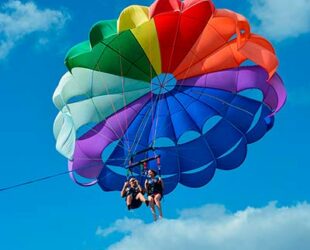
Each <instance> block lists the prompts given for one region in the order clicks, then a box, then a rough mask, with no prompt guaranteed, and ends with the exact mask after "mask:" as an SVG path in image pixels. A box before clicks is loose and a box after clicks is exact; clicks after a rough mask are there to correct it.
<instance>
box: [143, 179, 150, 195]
mask: <svg viewBox="0 0 310 250" xmlns="http://www.w3.org/2000/svg"><path fill="white" fill-rule="evenodd" d="M148 187H149V185H148V183H147V180H145V182H144V188H145V191H146V192H147V193H148Z"/></svg>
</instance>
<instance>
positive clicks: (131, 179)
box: [129, 177, 137, 186]
mask: <svg viewBox="0 0 310 250" xmlns="http://www.w3.org/2000/svg"><path fill="white" fill-rule="evenodd" d="M129 184H130V186H134V185H136V184H137V180H136V179H135V178H133V177H132V178H130V179H129Z"/></svg>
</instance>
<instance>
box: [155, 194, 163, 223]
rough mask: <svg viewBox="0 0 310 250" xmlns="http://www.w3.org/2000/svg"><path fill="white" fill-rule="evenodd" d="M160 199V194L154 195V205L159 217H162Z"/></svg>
mask: <svg viewBox="0 0 310 250" xmlns="http://www.w3.org/2000/svg"><path fill="white" fill-rule="evenodd" d="M160 200H161V194H156V195H155V197H154V201H155V204H156V206H157V207H158V211H159V218H163V211H162V208H161V203H160Z"/></svg>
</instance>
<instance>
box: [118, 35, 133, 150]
mask: <svg viewBox="0 0 310 250" xmlns="http://www.w3.org/2000/svg"><path fill="white" fill-rule="evenodd" d="M117 41H118V48H119V51H118V52H119V61H120V69H121V77H122V90H123V104H124V110H125V111H126V109H127V103H126V97H125V86H124V82H125V80H124V70H123V63H122V57H121V43H120V41H119V39H118V40H117ZM125 117H126V119H125V120H126V128H127V129H128V115H127V112H125ZM123 137H124V139H125V142H124V144H126V145H124V146H127V152H129V148H130V145H129V138H128V137H127V135H126V133H123Z"/></svg>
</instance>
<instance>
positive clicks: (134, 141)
mask: <svg viewBox="0 0 310 250" xmlns="http://www.w3.org/2000/svg"><path fill="white" fill-rule="evenodd" d="M155 101H156V100H155ZM151 109H152V107H150V108H149V109H148V110H147V114H146V115H145V116H144V117H143V119H142V122H141V123H140V125H139V128H138V131H137V133H136V135H135V138H134V140H133V143H132V146H131V148H130V150H129V152H128V154H127V157H126V159H125V161H124V163H125V164H126V162H127V161H128V160H129V158H130V161H131V163H130V164H129V165H128V167H127V168H130V169H132V168H133V167H135V166H136V164H133V163H132V162H133V159H132V156H131V154H130V153H131V152H133V151H134V150H135V149H136V148H137V146H138V144H139V141H140V140H141V138H142V135H143V132H144V130H145V128H146V125H147V122H148V120H149V118H150V114H151ZM143 123H145V124H144V125H143ZM142 127H144V128H142ZM141 128H142V131H141V134H140V137H139V139H138V140H137V135H138V134H139V131H140V129H141ZM136 154H137V153H136ZM125 168H126V166H125Z"/></svg>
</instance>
